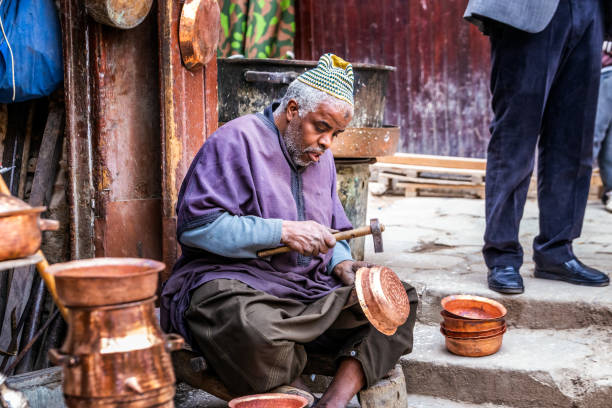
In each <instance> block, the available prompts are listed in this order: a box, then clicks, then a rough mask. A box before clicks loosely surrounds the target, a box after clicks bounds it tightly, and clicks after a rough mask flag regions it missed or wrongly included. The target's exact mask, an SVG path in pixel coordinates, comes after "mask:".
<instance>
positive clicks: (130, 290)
mask: <svg viewBox="0 0 612 408" xmlns="http://www.w3.org/2000/svg"><path fill="white" fill-rule="evenodd" d="M164 268H165V265H164V264H163V263H161V262H158V261H154V260H151V259H140V258H94V259H86V260H79V261H71V262H65V263H58V264H54V265H51V266H50V267H49V268H48V272H49V273H50V274H52V275H53V276H54V278H55V284H56V287H57V295H58V297H59V299H60V301H61V302H62V303H63V304H64V305H66V306H68V307H91V306H107V305H116V304H120V303H128V302H136V301H139V300H143V299H148V298H150V297H152V296H154V295H155V292H156V290H157V279H158V277H157V275H158V273H159V272H160V271H162V270H163V269H164Z"/></svg>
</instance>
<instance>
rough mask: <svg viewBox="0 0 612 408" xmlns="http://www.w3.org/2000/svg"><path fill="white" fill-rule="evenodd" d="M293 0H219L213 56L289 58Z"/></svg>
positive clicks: (292, 23) (293, 21) (291, 52)
mask: <svg viewBox="0 0 612 408" xmlns="http://www.w3.org/2000/svg"><path fill="white" fill-rule="evenodd" d="M294 3H295V0H219V6H220V7H221V37H220V41H219V48H218V51H217V55H218V56H219V57H229V56H231V55H243V56H245V57H247V58H293V39H294V37H295V7H294Z"/></svg>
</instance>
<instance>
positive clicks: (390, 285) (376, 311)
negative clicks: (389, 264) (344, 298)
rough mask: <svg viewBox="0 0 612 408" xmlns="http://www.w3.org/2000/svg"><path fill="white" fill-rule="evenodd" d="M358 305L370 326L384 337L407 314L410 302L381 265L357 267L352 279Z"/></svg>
mask: <svg viewBox="0 0 612 408" xmlns="http://www.w3.org/2000/svg"><path fill="white" fill-rule="evenodd" d="M355 289H356V291H357V297H358V298H359V304H360V305H361V309H362V310H363V313H364V314H365V315H366V317H367V318H368V320H369V321H370V323H372V325H373V326H374V327H375V328H376V329H377V330H378V331H380V332H381V333H383V334H386V335H387V336H390V335H392V334H393V333H395V331H396V330H397V328H398V327H399V326H401V325H402V324H404V322H405V321H406V319H408V314H410V300H409V299H408V295H407V294H406V289H404V285H402V282H401V281H400V280H399V278H398V277H397V275H396V274H395V272H393V271H392V270H391V269H389V268H386V267H384V266H374V267H372V268H359V269H358V270H357V274H356V276H355Z"/></svg>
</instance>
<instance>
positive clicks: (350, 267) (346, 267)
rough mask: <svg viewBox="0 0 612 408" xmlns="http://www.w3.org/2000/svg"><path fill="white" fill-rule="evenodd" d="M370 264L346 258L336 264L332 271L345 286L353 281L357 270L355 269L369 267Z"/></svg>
mask: <svg viewBox="0 0 612 408" xmlns="http://www.w3.org/2000/svg"><path fill="white" fill-rule="evenodd" d="M372 266H374V265H372V264H370V263H368V262H363V261H351V260H346V261H342V262H340V263H339V264H338V265H336V266H335V267H334V270H333V271H332V273H333V274H334V275H336V277H337V278H338V279H340V281H341V282H342V283H344V285H345V286H349V285H352V284H353V283H355V272H357V269H359V268H363V267H365V268H371V267H372Z"/></svg>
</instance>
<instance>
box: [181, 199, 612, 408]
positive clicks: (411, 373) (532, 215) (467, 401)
mask: <svg viewBox="0 0 612 408" xmlns="http://www.w3.org/2000/svg"><path fill="white" fill-rule="evenodd" d="M368 211H369V214H368V218H370V217H378V218H379V219H380V221H381V222H382V223H384V224H385V226H386V228H387V229H386V231H385V233H384V234H383V237H384V247H385V252H384V253H382V254H374V253H373V250H372V244H371V239H370V240H369V241H366V259H367V260H369V261H371V262H374V263H378V264H383V265H386V266H389V267H390V268H392V269H393V270H394V271H395V272H396V273H397V274H398V275H399V276H400V277H401V278H402V279H403V280H406V281H408V282H411V283H412V284H413V285H414V286H415V287H416V288H417V290H418V292H419V296H420V300H421V304H420V306H419V311H418V323H417V328H416V331H415V346H414V351H413V353H412V354H411V355H409V356H406V357H404V358H402V361H401V364H402V366H403V369H404V373H405V376H406V383H407V388H408V391H409V393H410V396H409V406H410V407H412V408H437V407H448V408H451V407H452V408H455V407H456V408H460V407H462V408H468V407H481V408H492V407H500V406H506V407H517V408H518V407H537V408H540V407H546V408H549V407H567V408H570V407H571V408H574V407H585V408H586V407H588V408H598V407H601V408H603V407H607V408H609V407H610V406H611V405H610V403H609V401H611V400H612V342H610V338H611V337H612V286H608V287H605V288H588V287H580V286H574V285H569V284H565V283H560V282H551V281H545V280H540V279H535V278H533V263H532V261H531V255H532V251H531V243H532V240H533V237H534V236H535V235H536V234H537V231H538V217H537V214H538V210H537V203H536V202H535V201H534V200H530V201H528V202H527V206H526V209H525V215H524V217H523V223H522V225H521V233H520V239H521V242H522V244H523V247H524V250H525V265H524V266H523V268H522V270H521V272H522V275H523V277H524V279H525V285H526V291H525V293H524V294H522V295H513V296H507V295H501V294H498V293H496V292H493V291H491V290H489V289H488V288H487V286H486V271H487V269H486V266H485V265H484V262H483V260H482V255H481V253H480V250H481V246H482V235H483V232H484V201H483V200H473V199H460V198H453V199H445V198H426V197H415V198H404V197H389V196H382V197H370V202H369V204H368ZM574 250H575V253H576V254H577V255H578V256H579V257H580V259H582V260H583V261H584V262H585V263H587V264H589V265H592V266H594V267H598V268H601V269H602V270H607V271H608V272H612V214H610V213H607V212H605V210H604V209H603V207H602V206H601V204H600V203H598V202H595V201H593V202H590V203H589V205H588V207H587V212H586V218H585V223H584V229H583V234H582V237H581V238H579V239H578V240H576V242H575V245H574ZM457 293H467V294H476V295H482V296H487V297H491V298H495V299H497V300H499V301H501V302H502V303H503V304H504V305H505V306H506V307H507V308H508V316H507V321H508V326H509V330H508V333H507V334H506V335H505V336H504V344H503V346H502V349H501V350H500V351H499V352H498V353H497V354H495V355H493V356H489V357H482V358H472V359H470V358H466V357H459V356H455V355H452V354H450V353H449V352H448V351H446V349H445V346H444V338H443V337H442V335H441V334H440V332H439V331H438V326H437V325H438V323H439V321H440V316H439V311H440V305H439V301H440V299H441V298H442V297H444V296H446V295H448V294H457ZM196 406H198V407H204V406H208V407H222V406H224V403H223V402H222V401H220V400H216V399H213V398H212V397H210V396H208V395H207V394H205V393H201V392H196V391H194V390H190V389H189V388H188V387H186V386H184V385H182V386H181V387H180V388H179V393H178V395H177V407H182V408H191V407H196Z"/></svg>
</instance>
